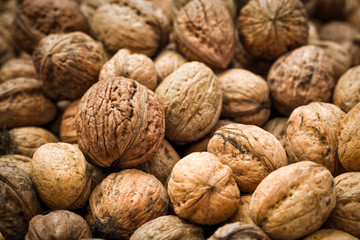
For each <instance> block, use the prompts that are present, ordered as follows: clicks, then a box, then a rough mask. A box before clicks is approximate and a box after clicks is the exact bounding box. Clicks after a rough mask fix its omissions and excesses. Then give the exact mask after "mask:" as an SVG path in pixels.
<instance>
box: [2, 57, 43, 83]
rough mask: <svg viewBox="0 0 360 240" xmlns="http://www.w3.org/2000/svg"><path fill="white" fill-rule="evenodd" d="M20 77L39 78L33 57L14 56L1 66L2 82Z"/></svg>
mask: <svg viewBox="0 0 360 240" xmlns="http://www.w3.org/2000/svg"><path fill="white" fill-rule="evenodd" d="M18 77H27V78H37V73H36V70H35V67H34V64H33V62H32V60H31V59H25V58H13V59H10V60H9V61H7V62H5V63H4V64H3V65H2V66H1V68H0V82H5V81H7V80H10V79H13V78H18Z"/></svg>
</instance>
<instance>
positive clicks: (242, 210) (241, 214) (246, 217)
mask: <svg viewBox="0 0 360 240" xmlns="http://www.w3.org/2000/svg"><path fill="white" fill-rule="evenodd" d="M251 197H252V195H251V194H249V195H241V196H240V203H239V207H238V209H237V210H236V212H235V214H234V215H232V217H231V218H229V219H228V220H227V222H229V223H233V222H243V223H248V224H253V225H255V223H254V221H253V220H252V219H251V217H250V202H251Z"/></svg>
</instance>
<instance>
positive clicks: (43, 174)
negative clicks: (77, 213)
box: [31, 142, 91, 209]
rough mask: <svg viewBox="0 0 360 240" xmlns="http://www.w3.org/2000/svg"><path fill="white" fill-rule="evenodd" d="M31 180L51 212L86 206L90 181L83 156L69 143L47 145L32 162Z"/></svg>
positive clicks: (37, 152)
mask: <svg viewBox="0 0 360 240" xmlns="http://www.w3.org/2000/svg"><path fill="white" fill-rule="evenodd" d="M31 177H32V179H33V181H34V183H35V186H36V190H37V192H38V194H39V196H40V198H41V200H43V201H44V203H45V204H46V205H47V206H48V207H49V208H51V209H77V208H81V207H83V206H85V204H86V202H87V199H88V196H89V194H90V185H91V178H90V172H89V170H88V167H87V164H86V160H85V157H84V155H83V154H82V153H81V151H80V150H79V148H78V147H76V146H73V145H71V144H69V143H61V142H59V143H46V144H44V145H42V146H41V147H39V148H38V150H36V152H35V153H34V156H33V158H32V161H31Z"/></svg>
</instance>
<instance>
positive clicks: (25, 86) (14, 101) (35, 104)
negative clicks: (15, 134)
mask: <svg viewBox="0 0 360 240" xmlns="http://www.w3.org/2000/svg"><path fill="white" fill-rule="evenodd" d="M55 114H56V106H55V104H54V103H53V102H52V101H51V100H50V99H49V98H48V97H47V96H45V93H44V92H43V90H42V85H41V82H40V81H38V80H36V79H33V78H16V79H11V80H8V81H6V82H3V83H1V84H0V123H2V124H4V125H5V126H6V127H7V128H14V127H21V126H39V125H43V124H45V123H48V122H50V121H51V120H53V118H54V117H55Z"/></svg>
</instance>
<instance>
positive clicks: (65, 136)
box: [59, 99, 80, 143]
mask: <svg viewBox="0 0 360 240" xmlns="http://www.w3.org/2000/svg"><path fill="white" fill-rule="evenodd" d="M79 102H80V99H78V100H76V101H74V102H72V103H71V104H70V105H69V106H68V107H67V108H66V110H65V112H64V114H63V115H62V119H61V124H60V132H59V135H60V139H61V141H62V142H66V143H77V134H76V128H75V116H76V113H77V111H78V106H79Z"/></svg>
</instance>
